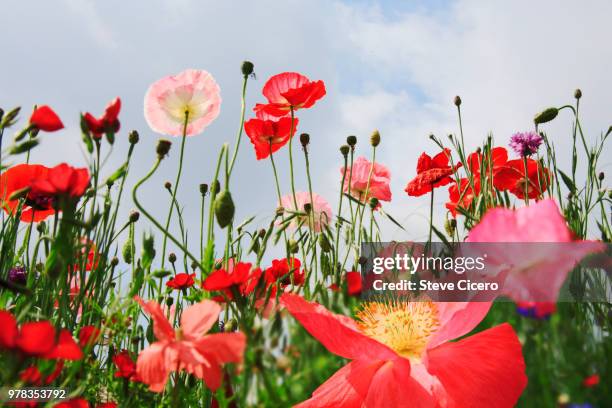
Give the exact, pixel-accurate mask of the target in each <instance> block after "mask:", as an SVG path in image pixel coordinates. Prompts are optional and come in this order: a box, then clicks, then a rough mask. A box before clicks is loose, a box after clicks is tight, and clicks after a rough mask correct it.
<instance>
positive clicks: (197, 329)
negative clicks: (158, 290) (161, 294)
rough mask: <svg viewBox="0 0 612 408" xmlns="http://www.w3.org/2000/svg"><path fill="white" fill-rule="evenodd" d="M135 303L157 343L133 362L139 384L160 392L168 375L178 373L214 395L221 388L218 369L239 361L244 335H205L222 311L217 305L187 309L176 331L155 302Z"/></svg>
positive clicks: (202, 305)
mask: <svg viewBox="0 0 612 408" xmlns="http://www.w3.org/2000/svg"><path fill="white" fill-rule="evenodd" d="M135 299H136V301H137V302H138V303H139V304H140V305H141V306H142V308H143V310H144V311H145V312H146V313H147V314H149V315H150V316H151V319H152V320H153V333H154V334H155V337H156V339H157V341H156V342H155V343H153V344H151V345H150V346H149V347H147V348H146V349H144V350H143V351H141V352H140V354H139V355H138V360H137V362H136V373H137V375H138V378H139V380H140V381H141V382H143V383H145V384H147V385H149V389H150V390H151V391H154V392H161V391H163V389H164V387H165V386H166V382H167V381H168V376H169V375H170V373H171V372H172V371H181V370H184V371H186V372H188V373H190V374H193V375H195V376H196V377H197V378H200V379H202V380H204V382H205V383H206V385H207V386H208V388H210V389H211V390H213V391H214V390H216V389H217V388H219V386H220V385H221V379H222V374H223V373H222V369H221V366H222V365H223V364H225V363H239V362H240V361H242V356H243V353H244V348H245V346H246V338H245V336H244V334H243V333H240V332H235V333H216V334H208V335H207V334H206V333H207V332H208V331H209V330H210V329H211V327H212V326H213V324H215V322H216V321H217V319H218V317H219V312H220V311H221V306H219V304H217V303H216V302H213V301H212V300H203V301H202V302H200V303H197V304H195V305H192V306H189V307H188V308H187V309H185V310H184V311H183V314H182V316H181V325H180V328H178V329H177V330H176V331H175V330H174V329H173V327H172V325H171V324H170V322H169V321H168V319H167V318H166V316H165V315H164V312H163V311H162V308H161V306H160V305H159V304H158V303H157V302H155V301H149V302H144V301H143V300H142V299H140V298H138V297H136V298H135Z"/></svg>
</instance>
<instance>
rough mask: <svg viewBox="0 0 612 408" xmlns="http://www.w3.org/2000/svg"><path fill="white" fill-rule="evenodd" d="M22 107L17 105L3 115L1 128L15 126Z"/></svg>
mask: <svg viewBox="0 0 612 408" xmlns="http://www.w3.org/2000/svg"><path fill="white" fill-rule="evenodd" d="M20 110H21V107H19V106H18V107H16V108H14V109H11V110H10V111H8V112H7V113H6V114H5V115H2V120H0V129H3V128H6V127H9V126H13V125H14V124H15V122H16V120H15V119H16V118H17V115H19V111H20Z"/></svg>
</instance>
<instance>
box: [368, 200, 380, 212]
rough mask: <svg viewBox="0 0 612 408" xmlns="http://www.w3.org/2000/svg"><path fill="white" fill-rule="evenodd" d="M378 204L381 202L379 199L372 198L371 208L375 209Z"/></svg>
mask: <svg viewBox="0 0 612 408" xmlns="http://www.w3.org/2000/svg"><path fill="white" fill-rule="evenodd" d="M378 204H380V201H378V198H376V197H372V198H370V208H371V209H372V210H375V209H376V207H378Z"/></svg>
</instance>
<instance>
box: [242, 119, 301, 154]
mask: <svg viewBox="0 0 612 408" xmlns="http://www.w3.org/2000/svg"><path fill="white" fill-rule="evenodd" d="M258 116H261V115H259V114H258ZM298 122H299V121H298V120H297V118H296V119H294V121H293V131H292V129H291V127H292V126H291V118H287V117H284V118H280V119H275V120H270V119H260V118H253V119H251V120H248V121H246V122H245V124H244V131H245V132H246V134H247V136H248V137H249V139H250V140H251V143H252V144H253V147H254V148H255V157H257V160H262V159H265V158H266V157H268V156H270V154H271V153H274V152H276V151H277V150H279V149H280V148H281V147H283V146H284V145H286V144H287V142H288V141H289V139H290V138H291V137H293V135H294V134H295V131H296V129H297V125H298Z"/></svg>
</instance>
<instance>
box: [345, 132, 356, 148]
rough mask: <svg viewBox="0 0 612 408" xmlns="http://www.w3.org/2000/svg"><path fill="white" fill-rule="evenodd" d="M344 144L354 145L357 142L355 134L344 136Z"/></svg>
mask: <svg viewBox="0 0 612 408" xmlns="http://www.w3.org/2000/svg"><path fill="white" fill-rule="evenodd" d="M346 144H347V145H349V146H351V147H355V145H356V144H357V136H353V135H350V136H348V137H347V138H346Z"/></svg>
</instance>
